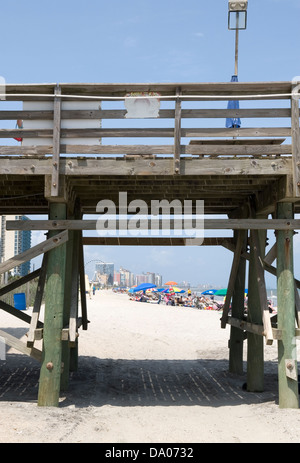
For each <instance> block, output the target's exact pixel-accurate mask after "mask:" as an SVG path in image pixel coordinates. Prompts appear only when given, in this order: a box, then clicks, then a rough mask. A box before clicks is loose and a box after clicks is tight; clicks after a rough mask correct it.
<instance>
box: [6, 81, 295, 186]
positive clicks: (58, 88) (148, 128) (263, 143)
mask: <svg viewBox="0 0 300 463" xmlns="http://www.w3.org/2000/svg"><path fill="white" fill-rule="evenodd" d="M132 92H134V93H135V92H145V93H149V92H154V93H155V94H159V100H160V109H159V113H158V117H157V118H149V119H148V118H143V119H139V118H136V119H132V118H130V119H128V118H127V117H126V109H124V101H125V99H126V98H128V95H131V94H132ZM5 98H6V99H5V101H2V102H0V120H2V121H10V122H11V125H12V126H14V127H12V128H1V129H0V138H2V139H10V140H12V139H13V138H16V137H20V138H22V139H23V143H22V144H18V143H17V142H15V141H14V142H11V141H9V144H8V145H7V144H6V145H2V146H0V155H2V156H13V155H17V156H26V157H28V156H34V157H35V156H49V155H50V156H51V155H52V156H53V169H54V171H53V178H54V181H53V183H54V184H55V183H56V182H55V174H56V176H57V175H58V172H59V159H60V154H64V155H68V156H71V155H89V156H91V155H102V156H111V155H126V156H132V155H135V156H136V155H140V156H156V157H160V156H173V158H174V172H173V173H175V174H177V173H180V161H181V158H182V156H186V155H189V156H198V157H200V158H201V157H214V158H215V157H222V156H223V157H224V156H225V157H226V158H228V157H229V158H232V156H238V157H239V156H250V157H262V156H263V157H267V158H268V157H271V158H273V157H277V156H293V169H294V182H295V187H297V188H298V190H299V185H300V175H299V170H300V141H299V139H300V137H299V99H298V98H296V97H295V95H293V85H292V83H291V82H265V83H236V82H235V83H208V84H206V83H199V84H153V85H152V84H60V85H56V84H45V85H44V84H41V85H25V84H24V85H7V87H6V95H5ZM138 98H139V97H138ZM150 98H151V97H150ZM152 98H155V96H152ZM233 99H237V100H239V101H240V106H242V107H241V109H235V110H232V109H226V107H227V102H228V101H229V100H233ZM17 101H21V102H23V103H24V105H25V106H26V105H27V106H28V102H30V101H32V102H35V103H36V102H45V103H46V105H47V104H48V105H49V104H50V106H51V109H47V108H46V107H45V109H34V110H33V109H32V110H26V109H24V108H23V110H18V109H11V110H8V109H7V107H8V105H10V104H13V102H17ZM216 101H217V102H218V106H219V107H218V108H215V107H212V106H214V105H215V104H216V103H215V102H216ZM11 102H12V103H11ZM66 102H68V103H70V102H73V105H75V109H66V108H65V105H66ZM74 102H77V103H78V107H79V106H81V108H80V107H79V108H76V103H74ZM91 102H93V103H95V104H97V105H99V109H82V108H83V105H84V104H86V103H91ZM249 102H250V105H249ZM262 102H263V104H264V105H265V106H264V107H259V106H261V104H262ZM268 102H271V107H268V105H270V103H268ZM276 102H277V103H276ZM253 104H255V105H256V106H258V107H252V106H253ZM274 104H275V107H273V106H274ZM247 105H248V106H250V107H248V108H247V107H246V106H247ZM1 106H2V108H3V110H1V109H2V108H1ZM116 106H117V107H116ZM231 117H239V118H241V120H242V127H241V128H226V127H225V119H226V118H231ZM255 119H258V120H260V119H263V121H264V122H263V126H261V123H260V124H255V122H254V123H253V120H255ZM16 120H23V122H24V128H23V129H16V128H15V121H16ZM79 120H80V121H81V122H82V124H84V126H82V127H80V124H79V126H78V121H79ZM12 121H14V122H12ZM35 121H36V122H37V127H35V126H34V123H35ZM66 121H69V122H68V124H67V126H66ZM95 121H99V127H95ZM117 121H118V122H117ZM249 121H250V122H249ZM10 122H6V124H8V125H10ZM28 122H29V123H30V127H29V128H28ZM72 122H73V123H74V124H73V125H74V126H72ZM70 123H71V125H70ZM89 123H93V127H89ZM250 123H251V126H249V124H250ZM76 139H77V140H76ZM78 139H80V140H81V142H80V143H78ZM93 139H96V140H99V142H98V143H93V142H91V140H93ZM132 139H133V140H134V141H132ZM145 139H147V140H146V141H147V142H146V143H141V142H140V140H145ZM30 140H33V141H34V144H30ZM126 140H127V141H128V140H129V141H130V142H126ZM48 142H49V143H48ZM297 185H298V186H297ZM297 188H296V189H297ZM54 189H55V187H54ZM54 194H55V193H54Z"/></svg>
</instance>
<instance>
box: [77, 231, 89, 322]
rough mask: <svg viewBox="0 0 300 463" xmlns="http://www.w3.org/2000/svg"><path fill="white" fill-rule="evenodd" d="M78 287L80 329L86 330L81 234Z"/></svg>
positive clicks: (80, 240)
mask: <svg viewBox="0 0 300 463" xmlns="http://www.w3.org/2000/svg"><path fill="white" fill-rule="evenodd" d="M79 285H80V302H81V315H82V329H83V330H87V328H88V318H87V304H86V287H85V272H84V252H83V237H82V233H81V235H80V237H79Z"/></svg>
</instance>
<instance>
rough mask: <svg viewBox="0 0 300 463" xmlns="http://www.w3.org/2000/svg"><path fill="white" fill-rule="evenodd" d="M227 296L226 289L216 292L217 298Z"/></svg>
mask: <svg viewBox="0 0 300 463" xmlns="http://www.w3.org/2000/svg"><path fill="white" fill-rule="evenodd" d="M226 294H227V289H226V288H223V289H218V291H216V292H215V296H226Z"/></svg>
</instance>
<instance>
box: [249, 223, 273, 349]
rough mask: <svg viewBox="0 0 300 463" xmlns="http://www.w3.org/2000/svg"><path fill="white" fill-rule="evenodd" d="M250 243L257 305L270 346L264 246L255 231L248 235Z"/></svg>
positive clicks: (271, 334) (270, 335) (270, 330)
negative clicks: (256, 289)
mask: <svg viewBox="0 0 300 463" xmlns="http://www.w3.org/2000/svg"><path fill="white" fill-rule="evenodd" d="M250 242H251V246H252V249H253V252H254V265H255V270H256V278H257V287H258V295H259V305H260V307H261V311H262V320H263V325H264V330H265V337H266V343H267V344H268V345H271V344H272V343H273V332H272V326H271V320H270V312H269V307H268V298H267V288H266V284H265V277H264V265H263V258H264V252H262V249H263V251H264V249H265V246H262V245H261V243H260V242H259V236H258V231H257V230H251V233H250Z"/></svg>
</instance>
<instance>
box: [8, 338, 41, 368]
mask: <svg viewBox="0 0 300 463" xmlns="http://www.w3.org/2000/svg"><path fill="white" fill-rule="evenodd" d="M0 336H1V337H2V338H4V340H5V343H6V344H7V345H8V346H10V347H13V348H14V349H16V350H18V351H19V352H22V354H25V355H29V356H30V357H33V358H34V359H35V360H37V361H38V362H41V360H42V352H41V351H40V350H38V349H36V348H29V347H27V346H26V344H25V343H24V342H22V341H20V339H18V338H16V337H15V336H12V335H11V334H8V333H6V332H5V331H3V330H0Z"/></svg>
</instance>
